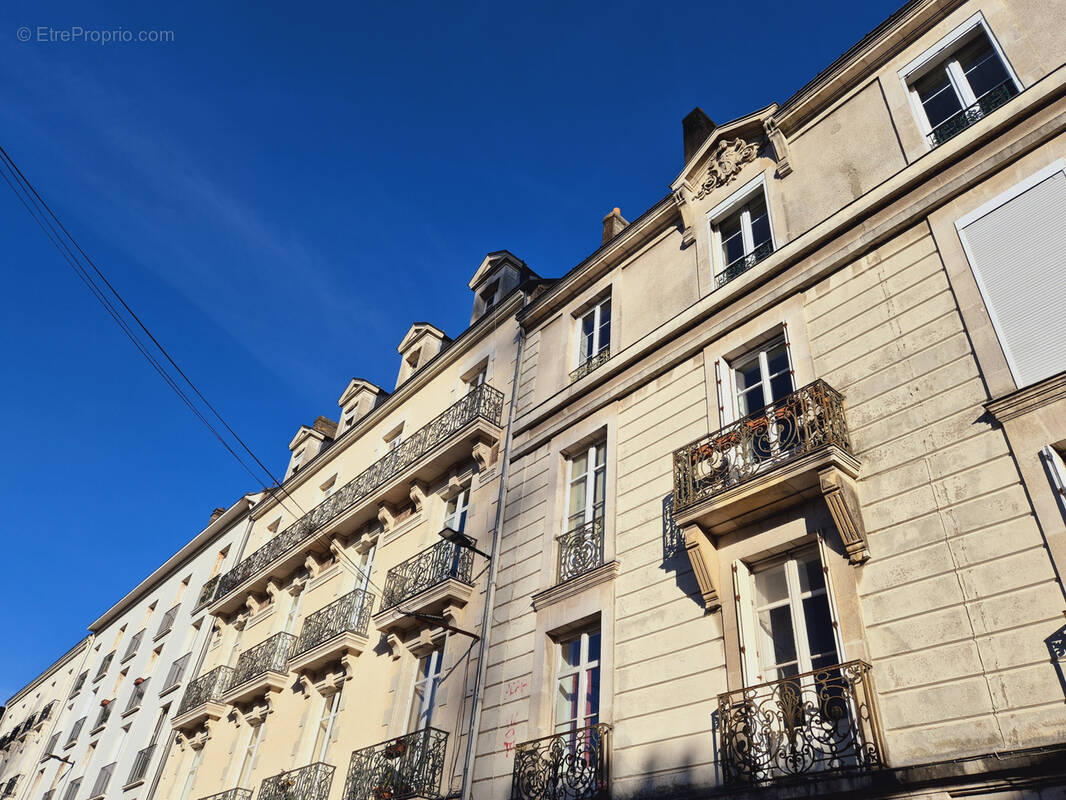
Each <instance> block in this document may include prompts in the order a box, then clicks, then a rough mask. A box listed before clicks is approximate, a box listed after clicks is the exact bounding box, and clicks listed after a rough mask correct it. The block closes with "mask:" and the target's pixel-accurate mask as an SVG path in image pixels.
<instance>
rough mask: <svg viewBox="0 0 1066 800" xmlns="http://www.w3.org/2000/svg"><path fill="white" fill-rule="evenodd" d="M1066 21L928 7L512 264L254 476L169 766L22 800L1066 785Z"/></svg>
mask: <svg viewBox="0 0 1066 800" xmlns="http://www.w3.org/2000/svg"><path fill="white" fill-rule="evenodd" d="M1064 18H1066V4H1064V3H1063V2H1061V1H1060V0H1049V1H1044V2H1035V1H1034V0H1010V2H1007V0H914V2H910V3H908V4H907V5H905V6H904V7H903V8H902V9H900V10H899V11H898V12H897V13H896V14H894V15H893V16H892V17H891V18H890V19H888V20H886V21H885V22H884V23H883V24H882V25H881V26H879V27H878V28H877V29H876V30H874V31H873V32H871V33H870V34H869V35H868V36H867V37H865V38H864V39H863V40H862V41H861V42H859V43H857V44H856V45H855V46H854V47H852V48H851V49H850V50H848V51H847V52H846V53H845V54H843V55H842V56H841V57H840V59H838V60H837V61H836V62H835V63H834V64H832V65H830V66H829V67H828V68H827V69H826V70H825V71H824V72H822V73H821V74H820V75H818V76H816V77H815V78H814V79H813V80H812V81H811V82H810V83H809V84H808V85H806V86H805V87H803V88H802V89H801V90H800V91H799V92H798V93H797V94H796V95H795V96H793V97H792V98H790V99H788V100H787V101H785V102H784V103H783V104H781V105H778V104H777V103H773V104H770V105H768V106H766V107H765V108H761V109H759V110H756V111H753V112H752V113H750V114H748V115H746V116H744V117H742V118H740V119H736V120H733V121H731V122H728V123H725V124H721V125H716V124H715V123H714V122H712V121H711V120H710V119H709V118H708V117H707V115H706V114H705V113H704V112H702V111H700V110H699V109H697V110H695V111H693V112H692V113H691V114H690V115H689V116H688V117H686V118H685V120H684V121H683V126H682V127H683V133H684V136H683V144H684V151H683V155H684V166H683V169H682V170H681V172H680V174H678V175H677V176H664V188H666V187H667V184H668V180H669V178H670V177H673V180H672V182H670V183H669V184H668V185H669V192H668V194H667V195H666V196H665V197H664V198H663V199H662V200H661V201H660V202H658V203H656V204H655V205H654V206H653V207H652V208H650V209H648V210H647V211H645V212H644V213H643V214H640V215H639V216H638V217H636V218H635V219H634V220H633V221H632V222H629V221H627V220H626V219H625V218H624V217H623V216H622V213H621V211H620V210H618V209H614V210H613V211H612V212H611V213H610V214H608V215H607V216H606V217H605V218H604V220H603V233H602V239H601V242H602V246H601V247H600V248H599V249H598V250H596V251H595V252H594V253H592V254H591V255H590V256H589V257H588V258H586V259H585V260H583V261H582V262H581V263H579V264H577V266H575V267H574V268H573V269H571V270H570V271H569V272H567V273H566V274H565V275H563V276H562V277H561V278H558V279H556V280H545V279H541V278H540V277H538V276H537V275H536V274H535V273H534V272H533V271H532V270H531V269H530V268H529V267H528V266H527V265H526V264H524V263H523V262H522V261H521V260H520V259H518V258H517V257H516V256H514V255H513V254H511V253H510V252H508V251H497V252H494V253H490V254H489V255H488V256H486V258H485V259H484V261H483V262H482V264H481V266H480V267H479V268H478V270H477V271H476V273H475V275H474V277H473V278H472V279H471V280H470V282H469V288H470V289H471V291H472V293H473V309H472V314H471V319H470V325H469V327H468V328H467V329H466V330H465V331H464V332H463V333H462V334H460V335H458V336H457V337H456V338H455V339H454V340H453V339H451V338H449V337H448V336H447V335H446V334H445V333H444V332H443V331H441V330H440V329H438V328H437V327H435V326H434V325H433V324H431V323H429V322H416V323H414V324H413V325H412V326H411V328H410V330H409V331H408V333H407V335H406V336H405V337H404V339H403V341H402V342H401V343H400V345H399V347H398V352H399V355H400V362H399V369H398V375H397V380H396V385H395V387H394V389H393V390H392V391H391V392H390V391H387V390H385V389H383V388H381V387H378V386H375V385H374V384H372V383H370V382H368V381H365V380H362V379H358V378H356V379H352V380H351V381H350V382H349V383H348V384H347V386H346V387H345V388H344V391H343V393H342V394H341V396H340V399H339V401H338V406H339V408H338V417H337V420H338V421H336V422H334V421H332V420H331V419H329V418H327V417H324V416H323V417H319V418H318V419H317V420H316V421H315V422H314V423H313V424H311V425H306V426H301V427H300V428H299V430H298V431H297V432H296V434H295V435H294V437H293V439H292V440H291V442H290V443H289V449H290V451H291V456H290V461H289V466H288V468H287V470H286V475H285V480H284V481H283V483H282V485H281V486H279V487H275V488H274V489H272V490H270V491H268V492H265V493H263V494H262V495H257V496H250V497H248V498H246V499H245V501H243V502H244V505H243V506H242V507H241V509H240V514H239V517H240V520H241V524H240V526H238V527H239V535H238V533H237V530H238V527H232V528H228V529H227V530H232V531H233V532H232V534H229V535H231V539H228V540H227V541H232V542H233V545H232V546H231V547H230V549H228V550H227V551H226V554H225V558H224V560H223V561H224V563H221V564H216V565H215V568H213V569H211V570H207V571H201V572H198V573H197V578H196V580H195V581H193V583H192V584H191V585H192V587H193V588H192V589H191V590H190V591H194V592H195V593H196V594H197V597H198V601H197V602H196V604H195V608H191V609H189V613H188V614H185V613H183V614H181V615H178V616H177V617H176V618H175V620H174V624H175V629H177V627H178V626H183V627H184V628H185V629H187V630H189V631H194V630H195V633H194V634H193V633H190V634H189V635H190V636H193V639H189V641H190V642H192V641H194V640H195V642H197V643H198V644H195V645H194V646H193V647H192V648H191V650H190V651H189V652H191V653H194V654H195V657H194V658H191V659H190V661H189V669H188V670H187V675H188V679H187V680H186V682H185V685H184V686H183V687H182V690H181V691H180V692H178V691H174V692H173V694H171V695H169V697H170V698H173V699H172V700H170V699H167V700H166V701H165V703H161V702H157V711H154V712H153V715H154V716H155V718H156V721H157V722H159V721H160V720H162V723H165V724H164V728H166V729H169V730H170V731H171V732H172V733H173V735H172V736H169V735H168V736H166V737H165V738H166V744H167V746H166V747H160V748H159V750H158V751H153V756H152V758H153V764H157V765H158V766H157V767H155V771H154V772H152V775H153V776H154V777H153V779H151V780H147V779H146V780H145V781H144V782H143V783H138V782H136V781H133V782H127V783H126V786H125V787H119V788H118V789H115V790H114V791H113V789H114V787H111V786H110V785H109V784H107V783H106V782H105V784H104V792H102V793H101V792H93V791H90V788H89V786H88V784H89V782H90V781H94V780H97V777H96V772H97V771H98V770H99V769H101V768H102V767H104V766H106V765H107V764H112V765H113V766H114V767H115V769H117V770H118V771H119V772H121V773H123V776H125V770H126V769H127V765H126V761H129V760H130V758H131V757H132V756H133V755H134V754H135V753H136V751H135V750H132V749H131V748H132V746H127V745H125V744H123V745H121V746H119V751H116V752H120V755H116V756H115V758H114V759H111V758H99V757H97V756H96V755H93V756H92V759H91V762H90V763H91V764H92V765H93V766H92V768H90V766H87V765H86V764H85V763H83V762H86V761H89V754H88V752H84V753H83V752H82V749H81V748H82V747H83V745H81V744H78V745H77V747H78V748H79V749H78V751H77V754H76V757H75V758H73V759H72V760H73V761H74V762H75V765H76V766H75V767H73V768H71V769H69V770H66V771H64V770H63V769H61V765H60V764H58V763H53V764H50V765H49V766H48V767H47V770H55V771H54V772H47V771H46V772H44V773H42V775H41V778H40V780H39V781H37V782H36V783H34V784H32V785H35V786H37V787H38V789H39V791H38V790H37V789H34V790H30V789H29V786H30V785H31V784H29V783H26V782H23V783H21V784H17V786H18V792H19V794H18V800H94V798H95V797H107V798H112V797H114V798H120V797H121V798H122V800H127V799H128V800H150V799H153V798H155V799H157V800H251V798H252V795H256V796H257V797H258V799H259V800H407V798H412V797H422V798H427V799H428V800H445V798H452V799H453V800H469V798H471V797H473V798H476V800H505V798H509V800H599V799H600V798H606V797H608V796H611V797H615V798H628V797H641V796H646V795H647V796H650V795H657V796H660V795H676V796H728V797H734V796H736V797H755V796H760V797H763V796H773V797H778V796H781V797H791V796H812V795H819V796H823V795H824V796H845V795H860V796H869V797H903V796H922V797H930V798H947V797H961V796H978V795H980V796H986V797H992V798H1004V799H1005V798H1019V797H1031V798H1037V797H1039V798H1052V797H1063V796H1066V627H1064V622H1066V617H1064V611H1066V593H1064V589H1063V584H1062V570H1063V565H1064V564H1066V499H1064V498H1066V494H1064V487H1066V466H1064V463H1063V453H1064V452H1066V422H1064V419H1066V317H1064V314H1063V310H1064V309H1066V301H1064V298H1066V278H1064V277H1063V276H1064V275H1066V270H1064V269H1063V268H1062V267H1063V266H1064V265H1066V258H1064V257H1063V256H1062V253H1063V252H1066V223H1064V222H1063V220H1064V219H1066V29H1064V28H1063V26H1062V25H1061V24H1060V21H1061V20H1062V19H1064ZM231 512H233V509H231V511H229V512H226V513H227V514H230V513H231ZM234 513H236V512H234ZM228 519H232V520H236V517H230V518H228ZM176 558H177V557H176ZM171 572H173V573H174V574H179V573H182V570H176V571H175V570H171ZM149 583H150V582H149ZM201 584H202V586H201ZM150 585H153V586H154V585H155V584H150ZM149 594H151V593H150V592H147V591H144V592H142V591H140V590H138V592H135V593H134V594H133V595H131V596H130V598H127V600H126V601H123V603H122V604H120V606H118V607H116V609H113V611H112V612H109V614H108V615H105V618H103V619H101V620H100V621H98V622H97V623H94V625H93V626H92V630H93V632H94V635H93V637H92V639H91V641H90V644H89V645H88V646H87V647H86V648H85V652H86V653H87V656H86V659H87V660H86V662H85V663H86V667H85V668H87V669H88V670H89V671H90V673H92V674H93V675H96V673H97V672H98V671H99V670H100V668H101V667H100V665H101V663H102V662H103V661H107V662H108V664H106V665H104V667H103V669H104V672H105V673H107V671H108V670H109V669H110V659H109V657H108V656H107V653H109V652H111V651H115V652H118V645H117V644H114V641H113V640H114V636H115V632H116V630H123V627H122V626H123V624H124V625H125V627H126V629H128V630H129V631H130V632H131V633H132V632H133V629H134V628H135V627H137V626H136V625H133V627H130V626H131V625H132V624H133V623H132V620H133V619H135V618H136V616H137V613H139V611H138V609H141V608H142V606H143V605H144V603H145V601H146V598H147V597H148V596H149ZM153 596H155V595H153ZM181 649H182V650H184V649H185V648H181ZM167 657H168V658H169V651H168V655H167ZM158 663H159V664H164V663H167V659H162V660H160V661H159V662H158ZM111 671H112V672H114V671H115V670H113V669H112V670H111ZM150 672H151V669H150V668H149V667H145V668H143V669H142V668H141V667H139V666H138V667H137V669H136V673H137V675H140V676H147V675H149V673H150ZM153 675H154V673H153ZM110 680H111V677H109V678H108V681H109V682H110ZM164 682H166V681H164ZM149 684H150V685H151V686H155V685H156V679H155V677H154V676H153V677H151V679H150V681H149ZM98 685H99V686H104V685H105V684H104V683H100V684H98ZM138 685H143V683H142V684H138ZM106 694H108V695H112V694H114V695H116V696H117V694H116V693H115V692H110V693H106ZM57 696H58V695H57ZM20 697H21V696H20ZM101 697H103V695H101ZM99 699H100V698H99V697H95V695H94V697H93V702H95V703H96V706H97V707H98V706H99V702H98V701H99ZM20 702H21V700H20ZM92 710H94V711H96V710H97V709H96V708H95V707H94V708H93V709H92ZM12 713H14V714H15V717H17V716H18V713H15V712H9V715H8V716H7V717H5V719H4V727H3V728H0V730H5V731H6V730H8V729H9V725H8V723H9V722H13V721H15V720H13V718H12V716H11V714H12ZM86 713H87V712H86V711H85V709H84V708H82V706H80V705H78V701H72V700H68V701H66V704H65V709H64V711H63V714H65V715H66V716H64V717H63V718H62V719H63V720H65V719H67V718H68V717H69V719H70V722H71V723H72V724H75V725H76V721H77V719H78V718H80V717H85V716H86ZM139 716H140V717H142V718H145V719H147V717H148V716H150V715H146V714H144V713H143V711H142V712H141V713H140V714H139ZM67 727H68V726H67V725H66V723H65V722H63V721H62V720H60V721H57V722H56V730H60V728H63V729H65V728H67ZM161 730H162V729H160V728H159V725H156V726H154V727H153V731H154V732H153V733H149V732H148V731H147V729H146V728H138V729H137V731H136V732H134V733H133V734H132V736H133V737H134V738H132V739H127V740H124V741H136V742H137V743H138V744H142V743H143V742H148V741H153V742H158V743H160V744H162V743H163V738H162V737H163V734H162V733H161V732H160V731H161ZM157 737H159V738H157ZM75 741H76V742H77V741H78V737H75ZM84 741H85V745H84V746H85V747H89V746H92V747H93V751H94V753H95V752H97V751H98V752H103V750H101V747H100V746H98V745H96V744H94V743H93V742H95V740H94V739H93V736H88V737H86V738H84ZM73 747H74V746H73V745H72V752H73ZM45 749H48V748H45ZM104 749H106V748H104ZM0 750H2V748H0ZM79 759H80V761H79ZM124 759H125V760H124ZM156 759H158V760H156ZM4 763H5V764H8V763H11V762H10V760H8V761H7V762H4ZM20 763H21V762H20ZM132 763H133V762H130V764H131V765H132ZM79 764H81V765H80V766H78V765H79ZM5 768H6V767H5ZM20 769H21V767H20ZM29 773H30V770H27V771H26V773H25V774H26V775H29ZM77 775H81V776H82V778H83V779H84V781H85V785H81V784H77V786H76V788H75V790H73V791H71V790H70V788H69V787H70V785H71V784H72V783H73V781H71V780H70V778H71V777H76V776H77ZM64 776H65V777H64ZM63 781H66V782H65V783H63ZM120 782H121V781H120ZM112 783H116V782H112ZM116 785H117V784H116ZM2 786H3V784H0V789H2ZM48 792H51V794H46V793H48Z"/></svg>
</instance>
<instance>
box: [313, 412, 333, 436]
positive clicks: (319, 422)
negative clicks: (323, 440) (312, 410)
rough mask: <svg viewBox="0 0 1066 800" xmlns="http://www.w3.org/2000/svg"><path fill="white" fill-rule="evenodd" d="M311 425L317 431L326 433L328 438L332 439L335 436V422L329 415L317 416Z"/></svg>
mask: <svg viewBox="0 0 1066 800" xmlns="http://www.w3.org/2000/svg"><path fill="white" fill-rule="evenodd" d="M313 427H314V429H315V430H316V431H318V432H319V433H324V434H326V436H328V437H329V438H330V439H334V438H336V436H337V423H336V422H334V421H333V420H331V419H330V418H329V417H319V418H318V419H316V420H315V424H314V426H313Z"/></svg>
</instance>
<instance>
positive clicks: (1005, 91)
mask: <svg viewBox="0 0 1066 800" xmlns="http://www.w3.org/2000/svg"><path fill="white" fill-rule="evenodd" d="M1016 94H1018V87H1017V86H1015V85H1014V81H1013V80H1010V79H1008V80H1005V81H1003V83H1001V84H1000V85H999V86H996V87H995V88H993V89H989V90H988V91H987V92H985V93H984V94H983V95H981V96H980V97H978V98H977V102H976V103H974V104H973V105H972V106H967V107H966V108H964V109H963V110H962V111H959V112H957V113H956V114H953V115H952V116H950V117H948V118H947V119H946V120H944V121H943V122H941V123H940V124H939V125H937V126H936V127H935V128H933V130H932V131H931V132H930V134H929V143H930V144H931V145H932V146H933V147H938V146H939V145H942V144H944V142H946V141H947V140H948V139H951V138H952V137H954V136H958V135H959V134H960V133H962V132H963V131H964V130H966V129H967V128H969V127H970V126H971V125H973V124H974V123H975V122H978V121H979V120H982V119H984V118H985V117H987V116H988V115H989V114H991V113H992V112H993V111H995V110H996V109H997V108H999V107H1000V106H1004V105H1006V104H1007V101H1008V100H1010V99H1011V98H1012V97H1014V96H1015V95H1016Z"/></svg>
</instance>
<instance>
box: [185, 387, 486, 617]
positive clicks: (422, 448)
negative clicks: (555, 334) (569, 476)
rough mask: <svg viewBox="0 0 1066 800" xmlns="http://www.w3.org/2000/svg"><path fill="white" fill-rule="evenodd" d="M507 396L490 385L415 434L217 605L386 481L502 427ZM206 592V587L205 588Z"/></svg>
mask: <svg viewBox="0 0 1066 800" xmlns="http://www.w3.org/2000/svg"><path fill="white" fill-rule="evenodd" d="M502 416H503V394H502V393H501V392H499V391H497V390H496V389H494V388H492V387H491V386H489V385H488V384H482V385H481V386H478V387H476V388H474V389H472V390H471V391H470V392H469V393H468V394H467V395H465V396H464V397H463V398H462V399H460V400H459V401H458V402H456V403H453V404H452V405H451V406H449V408H448V409H447V410H446V411H445V412H444V413H443V414H441V415H440V416H438V417H437V418H436V419H434V420H433V421H432V422H430V423H429V424H427V425H424V426H423V427H421V428H419V429H418V430H417V431H415V432H414V433H413V434H412V435H411V436H409V437H408V438H407V439H405V440H404V441H403V443H401V444H400V445H399V446H398V447H397V448H396V449H395V450H392V451H391V452H389V453H388V455H386V456H384V457H383V458H380V459H378V460H377V461H375V462H374V463H373V464H371V465H370V466H369V467H368V468H367V469H365V470H363V472H361V473H359V474H358V475H357V476H355V477H354V478H352V480H350V481H348V483H346V484H344V486H342V487H341V488H340V489H338V490H337V491H335V492H334V493H333V494H331V495H330V496H329V497H328V498H326V499H325V500H323V501H322V502H321V503H319V504H318V505H317V506H315V507H314V508H312V509H311V510H310V511H309V512H307V513H306V514H305V515H304V516H302V517H300V518H299V519H298V520H296V521H295V522H294V523H292V524H291V525H290V526H289V527H287V528H286V529H285V530H283V531H282V532H281V533H279V534H278V535H277V536H275V537H274V538H273V539H271V540H270V541H269V542H267V543H266V544H265V545H263V546H262V547H260V548H259V549H258V550H256V551H255V552H254V553H252V554H251V555H250V556H248V557H247V558H245V559H244V560H243V561H241V562H240V563H239V564H237V565H236V566H235V567H234V568H233V569H231V570H230V571H229V572H227V573H226V574H225V575H223V576H222V579H221V580H220V581H219V582H218V584H217V589H216V591H215V595H214V597H213V598H212V599H213V600H217V599H220V598H222V597H225V596H226V595H227V594H229V593H230V592H232V591H233V590H234V589H236V588H237V587H238V586H239V585H240V584H241V583H243V582H244V581H246V580H248V579H249V578H250V577H252V576H253V575H255V574H257V573H258V572H259V571H260V570H262V569H264V568H265V567H267V566H269V565H270V564H272V563H274V561H276V560H277V559H278V558H281V557H282V556H284V555H286V554H287V553H289V552H291V551H292V550H295V549H296V548H298V547H299V546H300V545H302V544H303V543H304V542H305V541H306V540H307V539H308V538H310V537H311V536H312V535H313V534H314V533H315V531H317V530H318V529H319V528H321V527H322V526H323V525H325V524H326V523H327V522H329V521H330V520H333V519H335V518H336V517H337V516H339V515H340V514H342V513H343V512H345V511H347V510H348V509H349V508H351V507H352V506H353V505H355V504H356V503H359V502H362V501H363V500H365V499H366V498H367V497H369V496H370V495H371V494H372V493H373V492H374V491H376V490H377V489H378V488H379V487H380V486H382V485H383V484H384V483H386V482H387V481H389V480H391V479H392V478H394V477H396V475H398V474H399V473H400V472H402V471H403V470H405V469H407V468H408V467H410V466H411V465H412V464H414V463H415V462H416V461H418V460H419V459H421V458H423V457H424V456H425V455H426V453H428V452H430V451H431V450H433V449H434V448H436V447H437V446H439V445H441V444H443V443H444V442H445V441H446V440H448V439H450V438H451V437H452V436H454V435H455V434H457V433H459V432H460V431H461V430H462V429H463V428H465V427H466V426H468V425H470V424H471V423H472V422H474V420H476V419H485V420H487V421H489V422H491V423H492V424H493V425H499V424H500V419H501V418H502ZM205 590H206V585H205Z"/></svg>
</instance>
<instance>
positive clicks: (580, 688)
mask: <svg viewBox="0 0 1066 800" xmlns="http://www.w3.org/2000/svg"><path fill="white" fill-rule="evenodd" d="M593 634H599V636H600V658H598V659H590V658H589V637H590V636H591V635H593ZM573 642H580V646H579V652H578V663H577V664H576V665H574V666H570V665H568V664H565V663H564V660H563V652H564V650H565V648H567V647H569V645H570V644H571V643H573ZM602 660H603V632H602V631H601V630H600V628H599V627H595V628H589V629H588V630H584V631H582V632H581V633H580V634H579V635H578V636H572V637H569V638H566V639H560V640H559V641H558V642H557V643H556V644H555V681H554V684H553V687H552V688H553V689H554V691H553V692H552V733H566V732H568V731H571V730H580V729H581V728H585V727H587V726H588V725H589V724H590V723H589V722H588V720H589V719H590V717H591V716H593V715H589V714H585V713H584V708H583V706H584V698H585V697H586V696H588V688H589V687H588V676H589V672H590V671H592V670H593V669H596V668H597V667H600V665H601V664H602ZM575 674H576V675H577V676H578V678H577V695H576V697H577V699H578V703H579V708H578V716H577V717H574V718H571V719H566V720H559V719H556V718H555V714H556V711H557V705H556V703H557V700H558V692H559V686H560V684H562V683H563V681H565V680H567V679H568V678H572V677H573V676H574V675H575ZM600 686H601V688H602V686H603V670H602V669H601V670H600ZM601 711H602V698H601V697H599V696H598V695H597V697H596V713H595V715H594V716H595V717H596V718H597V719H599V718H600V716H601V715H600V712H601Z"/></svg>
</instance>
